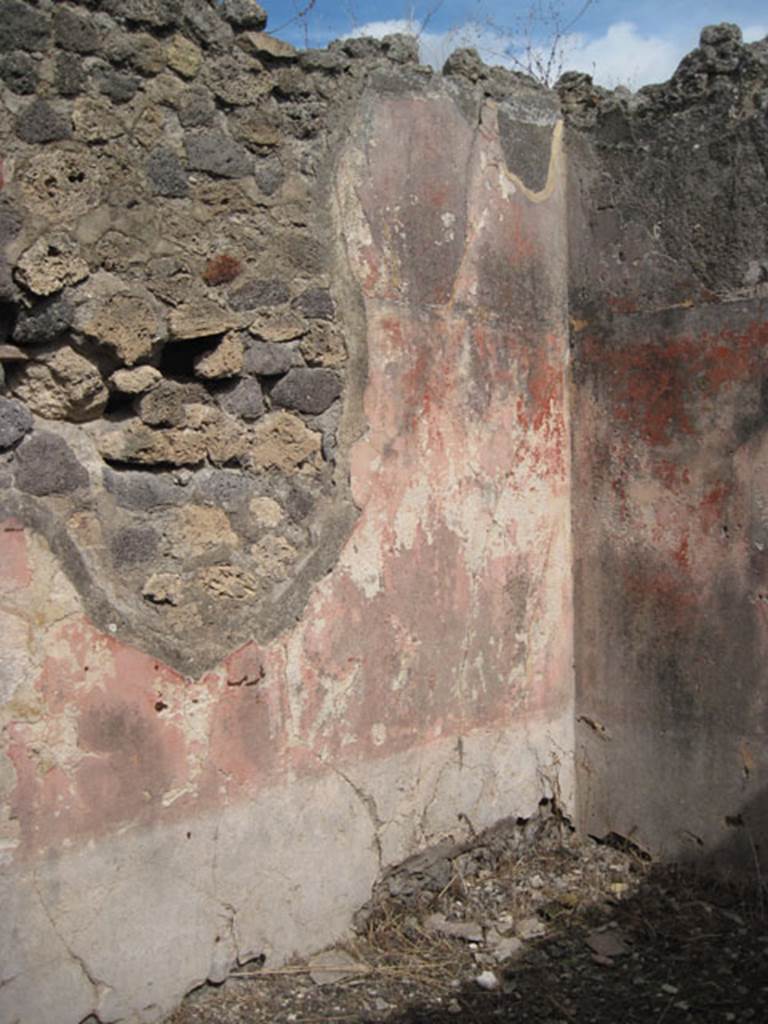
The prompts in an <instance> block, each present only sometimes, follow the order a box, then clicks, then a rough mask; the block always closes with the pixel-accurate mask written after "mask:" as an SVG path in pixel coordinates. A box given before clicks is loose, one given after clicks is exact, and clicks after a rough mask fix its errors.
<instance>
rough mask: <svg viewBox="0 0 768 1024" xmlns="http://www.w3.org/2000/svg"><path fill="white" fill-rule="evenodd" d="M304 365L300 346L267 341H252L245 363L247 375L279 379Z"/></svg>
mask: <svg viewBox="0 0 768 1024" xmlns="http://www.w3.org/2000/svg"><path fill="white" fill-rule="evenodd" d="M302 365H303V360H302V358H301V354H300V352H299V350H298V346H297V345H295V344H292V343H291V342H288V343H287V344H270V343H269V342H266V341H251V342H250V343H249V344H248V346H247V348H246V352H245V359H244V362H243V366H244V368H245V370H246V372H247V373H256V374H258V375H259V376H261V377H277V376H279V375H280V374H282V373H288V371H289V370H290V369H291V368H292V367H297V366H302Z"/></svg>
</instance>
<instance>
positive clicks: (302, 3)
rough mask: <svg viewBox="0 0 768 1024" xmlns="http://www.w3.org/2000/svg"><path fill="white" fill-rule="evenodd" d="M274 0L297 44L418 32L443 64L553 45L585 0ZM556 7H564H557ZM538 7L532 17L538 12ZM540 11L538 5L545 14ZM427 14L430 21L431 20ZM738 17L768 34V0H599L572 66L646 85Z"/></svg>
mask: <svg viewBox="0 0 768 1024" xmlns="http://www.w3.org/2000/svg"><path fill="white" fill-rule="evenodd" d="M309 4H311V0H273V2H272V3H270V2H269V0H266V4H265V6H266V9H267V11H268V12H269V29H270V31H273V32H275V33H276V34H277V35H279V36H281V37H282V38H283V39H288V40H290V41H291V42H294V43H296V44H297V45H305V43H306V44H308V45H310V46H324V45H325V44H326V43H327V42H329V41H330V40H331V39H335V38H338V37H339V36H343V35H351V34H354V35H361V34H369V35H383V34H386V32H392V31H407V30H409V29H410V30H411V31H415V32H416V33H417V34H419V37H420V41H421V47H422V59H425V60H426V61H427V62H429V63H433V64H439V63H441V62H442V61H443V60H444V59H445V57H446V56H447V55H448V54H449V53H450V52H451V50H452V49H455V48H456V47H457V46H466V45H474V46H477V48H478V49H480V51H481V52H482V54H483V56H484V57H485V59H486V60H488V61H489V63H496V64H514V62H515V59H518V60H520V59H522V60H523V61H525V60H526V57H525V49H526V45H527V44H530V45H531V47H532V52H533V54H534V56H536V55H541V56H542V57H546V56H547V55H548V54H549V52H550V49H551V45H550V44H551V40H552V26H553V24H554V21H555V17H556V16H557V17H559V19H560V24H561V26H562V27H563V28H566V27H568V25H569V23H570V22H573V21H574V18H575V17H576V15H577V14H578V12H579V11H580V10H581V9H582V7H583V0H581V2H579V0H528V2H521V3H514V2H512V3H510V2H503V0H443V2H442V3H441V2H440V0H426V2H425V0H419V2H415V0H414V2H413V3H411V2H409V0H380V2H378V3H376V2H373V0H315V3H314V6H313V7H312V9H311V10H310V11H309V12H308V13H307V14H306V15H305V16H304V17H297V15H299V14H300V12H301V11H302V10H303V9H304V8H305V7H307V6H308V5H309ZM553 11H554V12H557V15H556V16H555V15H554V14H553V13H552V12H553ZM531 12H534V14H535V16H534V17H533V19H532V20H530V21H529V15H530V13H531ZM537 12H538V13H537ZM425 20H426V24H424V23H425ZM720 21H734V22H736V23H737V24H739V25H741V27H742V29H744V30H745V37H746V38H747V39H759V38H762V37H763V36H765V35H766V34H768V3H766V0H699V2H696V3H692V2H691V0H663V2H662V0H645V2H643V0H594V2H593V3H591V4H590V5H588V7H587V10H586V11H584V12H583V13H582V15H581V17H578V19H577V20H575V22H574V23H573V24H572V25H571V26H570V28H569V29H568V31H567V32H565V33H564V38H563V45H562V53H561V54H559V55H558V57H559V59H560V60H561V61H562V64H563V69H564V70H565V69H569V68H574V69H576V70H580V71H587V72H589V73H590V74H593V76H594V77H595V79H596V81H598V82H601V83H602V84H604V85H607V86H615V85H629V86H630V87H632V88H638V87H639V86H641V85H645V84H647V83H648V82H657V81H663V80H665V79H666V78H668V77H669V76H670V74H671V73H672V72H673V71H674V69H675V67H676V66H677V63H678V61H679V60H680V58H681V57H682V56H683V55H684V54H685V53H687V52H688V50H690V49H692V48H693V47H694V46H695V45H696V43H697V41H698V35H699V30H700V29H701V28H702V26H704V25H711V24H714V23H716V22H720Z"/></svg>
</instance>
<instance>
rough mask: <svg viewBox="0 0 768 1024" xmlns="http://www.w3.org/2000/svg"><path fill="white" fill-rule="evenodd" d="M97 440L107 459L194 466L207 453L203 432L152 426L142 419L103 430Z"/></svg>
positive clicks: (149, 464)
mask: <svg viewBox="0 0 768 1024" xmlns="http://www.w3.org/2000/svg"><path fill="white" fill-rule="evenodd" d="M97 444H98V448H99V451H100V452H101V454H102V455H103V457H104V458H105V459H107V461H109V462H118V463H119V462H127V463H131V462H133V463H136V464H137V465H144V466H166V465H167V466H196V465H198V463H200V462H203V461H204V459H205V457H206V455H207V454H208V445H207V443H206V438H205V435H204V434H202V433H201V432H200V431H198V430H188V429H173V428H171V429H168V430H155V429H153V428H152V427H148V426H146V425H145V424H144V423H129V424H128V425H127V426H125V427H119V428H117V429H116V430H107V431H105V432H104V433H103V434H102V435H101V437H99V438H98V441H97Z"/></svg>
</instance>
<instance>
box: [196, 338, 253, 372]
mask: <svg viewBox="0 0 768 1024" xmlns="http://www.w3.org/2000/svg"><path fill="white" fill-rule="evenodd" d="M243 353H244V346H243V343H242V341H241V340H240V335H239V334H238V333H237V332H235V331H231V332H230V333H229V334H225V335H224V337H223V338H222V340H221V341H220V342H219V344H218V345H217V346H216V348H215V349H213V351H212V352H206V353H205V354H204V355H202V356H200V357H199V358H198V359H196V360H195V374H196V375H197V376H198V377H202V378H203V379H204V380H221V379H222V378H225V377H235V376H236V375H237V374H238V373H240V371H241V370H242V368H243Z"/></svg>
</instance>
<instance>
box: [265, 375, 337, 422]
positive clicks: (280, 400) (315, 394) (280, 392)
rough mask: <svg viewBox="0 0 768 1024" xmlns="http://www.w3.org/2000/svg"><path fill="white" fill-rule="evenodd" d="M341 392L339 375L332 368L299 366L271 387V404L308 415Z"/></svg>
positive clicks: (321, 409) (334, 399) (329, 402)
mask: <svg viewBox="0 0 768 1024" xmlns="http://www.w3.org/2000/svg"><path fill="white" fill-rule="evenodd" d="M340 394H341V378H340V377H339V375H338V374H337V373H335V372H334V371H333V370H328V369H324V368H318V369H315V368H309V367H299V368H297V369H294V370H290V371H289V372H288V373H287V374H286V375H285V377H283V379H282V380H280V381H278V383H277V384H276V385H275V387H274V388H273V389H272V394H271V398H272V401H273V403H274V404H275V405H281V406H283V407H284V408H286V409H296V410H297V411H298V412H306V413H310V414H312V415H317V414H318V413H321V412H324V411H325V410H326V409H327V408H328V406H329V405H331V404H332V403H333V402H335V401H336V399H337V398H338V397H339V395H340Z"/></svg>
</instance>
